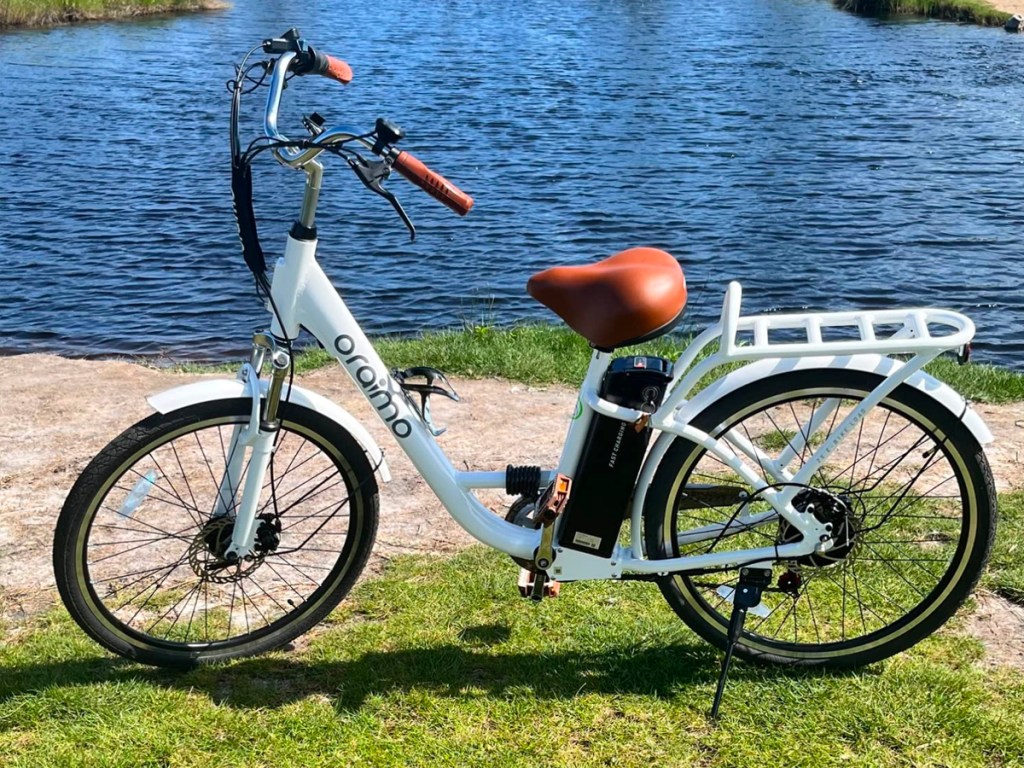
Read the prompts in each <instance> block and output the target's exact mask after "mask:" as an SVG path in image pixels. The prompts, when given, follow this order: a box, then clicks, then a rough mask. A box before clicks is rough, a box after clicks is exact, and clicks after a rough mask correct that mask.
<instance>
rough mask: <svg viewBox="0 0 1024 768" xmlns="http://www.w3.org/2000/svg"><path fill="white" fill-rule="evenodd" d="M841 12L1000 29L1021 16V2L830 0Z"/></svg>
mask: <svg viewBox="0 0 1024 768" xmlns="http://www.w3.org/2000/svg"><path fill="white" fill-rule="evenodd" d="M832 2H833V5H835V6H836V8H838V9H840V10H842V11H849V12H851V13H856V14H858V15H861V16H871V17H878V18H886V17H898V16H918V17H923V18H932V19H941V20H945V21H958V22H965V23H971V24H978V25H981V26H985V27H1001V26H1003V25H1004V24H1005V23H1006V20H1007V19H1009V18H1010V17H1011V16H1013V15H1014V14H1018V13H1024V0H995V1H994V2H988V0H832Z"/></svg>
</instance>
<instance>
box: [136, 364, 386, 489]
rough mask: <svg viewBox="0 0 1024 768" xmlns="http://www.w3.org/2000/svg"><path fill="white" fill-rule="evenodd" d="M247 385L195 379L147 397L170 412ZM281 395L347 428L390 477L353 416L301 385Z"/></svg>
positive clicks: (230, 395) (243, 391) (232, 395)
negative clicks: (192, 382) (192, 381)
mask: <svg viewBox="0 0 1024 768" xmlns="http://www.w3.org/2000/svg"><path fill="white" fill-rule="evenodd" d="M268 386H269V382H268V381H261V382H260V395H261V396H264V395H266V393H267V387H268ZM251 396H252V393H251V392H250V391H249V386H248V384H247V383H246V382H243V381H239V380H238V379H211V380H207V381H197V382H195V383H194V384H185V385H183V386H180V387H174V388H173V389H168V390H166V391H164V392H159V393H157V394H155V395H150V396H149V397H147V398H146V400H147V401H148V402H149V404H150V405H151V406H153V408H154V409H156V410H157V411H158V412H159V413H169V412H170V411H175V410H177V409H178V408H184V407H185V406H188V405H195V404H197V403H205V402H209V401H211V400H234V399H236V398H239V397H251ZM281 398H282V399H285V398H287V399H288V401H289V402H292V403H295V404H296V405H301V406H303V407H305V408H309V409H310V410H311V411H316V412H317V413H319V414H320V415H321V416H324V417H325V418H328V419H330V420H331V421H333V422H334V423H336V424H337V425H338V426H340V427H341V428H342V429H344V430H346V431H348V432H349V433H350V434H351V435H352V437H354V438H355V439H356V441H357V442H358V443H359V445H360V446H362V449H363V450H364V451H365V452H366V456H367V458H368V459H369V460H370V465H371V466H374V467H377V470H378V471H379V472H380V477H381V480H383V481H384V482H385V483H386V482H389V481H390V480H391V471H390V470H389V469H388V464H387V462H386V461H385V460H384V452H383V451H382V450H381V449H380V446H379V445H377V441H376V440H374V439H373V436H372V435H371V434H370V433H369V432H368V431H367V430H366V428H365V427H364V426H363V425H362V424H360V423H359V422H358V421H357V420H356V418H355V416H353V415H352V414H350V413H349V412H348V411H346V410H345V409H344V408H342V407H341V406H340V405H337V404H335V403H333V402H331V401H330V400H328V399H327V398H326V397H324V396H323V395H318V394H317V393H316V392H311V391H310V390H308V389H303V388H302V387H297V386H293V387H292V388H291V391H290V392H289V390H288V387H287V385H286V386H285V387H284V389H283V391H282V394H281Z"/></svg>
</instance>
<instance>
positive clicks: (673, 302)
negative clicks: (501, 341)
mask: <svg viewBox="0 0 1024 768" xmlns="http://www.w3.org/2000/svg"><path fill="white" fill-rule="evenodd" d="M526 290H527V291H528V292H529V294H530V295H531V296H533V298H535V299H536V300H537V301H539V302H540V303H541V304H543V305H544V306H545V307H547V308H548V309H550V310H551V311H553V312H554V313H555V314H556V315H558V316H559V317H560V318H562V319H563V320H564V321H565V322H566V324H567V325H568V326H569V327H570V328H572V329H573V330H574V331H576V333H578V334H580V336H582V337H583V338H585V339H586V340H587V341H589V342H590V343H591V345H592V346H594V347H596V348H597V349H600V350H605V351H610V350H613V349H615V348H616V347H625V346H628V345H630V344H638V343H640V342H641V341H647V340H648V339H654V338H657V337H658V336H661V335H662V334H664V333H668V332H669V331H671V330H672V329H673V328H674V327H675V326H676V324H677V323H678V322H679V320H680V319H681V318H682V316H683V308H684V307H685V306H686V279H685V278H684V277H683V269H682V267H680V266H679V262H677V261H676V260H675V258H673V257H672V256H671V255H669V254H668V253H665V251H659V250H658V249H656V248H630V249H629V250H626V251H622V252H621V253H617V254H615V255H614V256H609V257H608V258H607V259H603V260H602V261H599V262H597V263H596V264H587V265H585V266H580V267H554V268H552V269H546V270H544V271H543V272H538V273H537V274H535V275H534V276H533V277H531V278H530V281H529V282H528V283H527V285H526Z"/></svg>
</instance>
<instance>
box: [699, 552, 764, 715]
mask: <svg viewBox="0 0 1024 768" xmlns="http://www.w3.org/2000/svg"><path fill="white" fill-rule="evenodd" d="M771 582H772V569H771V568H741V569H740V580H739V583H738V584H737V585H736V589H735V590H734V591H733V593H732V615H731V616H730V617H729V634H728V639H727V644H726V646H725V658H724V659H722V671H721V672H720V673H719V675H718V687H717V688H716V689H715V700H714V701H713V702H712V704H711V719H712V720H718V708H719V706H721V704H722V694H724V693H725V682H726V679H727V678H728V676H729V665H730V664H732V654H733V651H734V650H735V649H736V643H738V642H739V639H740V635H741V634H743V624H744V622H745V621H746V620H747V610H748V609H750V608H753V607H754V606H755V605H757V604H758V603H760V602H761V595H762V593H763V592H764V589H765V587H767V586H768V585H769V584H771Z"/></svg>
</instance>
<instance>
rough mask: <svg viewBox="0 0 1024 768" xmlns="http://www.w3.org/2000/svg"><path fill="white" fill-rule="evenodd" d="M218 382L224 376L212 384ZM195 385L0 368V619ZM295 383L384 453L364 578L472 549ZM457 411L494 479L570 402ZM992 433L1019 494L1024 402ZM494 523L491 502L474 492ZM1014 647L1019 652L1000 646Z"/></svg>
mask: <svg viewBox="0 0 1024 768" xmlns="http://www.w3.org/2000/svg"><path fill="white" fill-rule="evenodd" d="M218 375H219V376H223V374H218ZM199 378H202V377H201V376H197V375H186V374H177V373H170V372H165V371H159V370H154V369H151V368H146V367H143V366H140V365H135V364H132V363H127V362H112V361H102V362H98V361H85V360H66V359H63V358H59V357H55V356H50V355H22V356H17V357H10V358H6V359H5V360H4V365H3V366H2V367H0V615H6V616H7V617H11V618H15V619H16V618H19V617H23V616H25V615H28V614H31V613H34V612H36V611H38V610H41V609H44V608H46V607H47V606H49V605H52V604H53V603H54V602H55V600H56V599H57V598H56V593H55V590H54V589H53V576H52V570H51V565H50V548H51V541H52V536H53V528H54V524H55V521H56V518H57V515H58V512H59V511H60V508H61V506H62V504H63V502H64V498H65V496H66V495H67V492H68V490H69V489H70V487H71V485H72V484H73V483H74V481H75V479H76V477H77V476H78V474H79V473H80V472H81V471H82V469H83V468H84V467H85V465H86V464H87V463H88V462H89V460H90V458H91V457H92V456H93V455H94V454H96V453H97V452H98V451H99V450H100V449H101V448H102V447H103V446H104V445H105V444H106V443H107V442H108V441H109V440H110V439H111V438H112V437H113V436H114V435H116V434H117V433H118V432H119V431H120V430H122V429H124V428H125V427H128V426H129V425H131V424H132V423H134V422H135V421H137V420H138V419H140V418H143V417H145V416H147V415H148V414H149V413H151V409H150V408H149V406H148V404H147V403H146V400H145V397H146V395H149V394H153V393H156V392H160V391H162V390H164V389H168V388H170V387H173V386H176V385H180V384H185V383H188V382H190V381H194V380H197V379H199ZM300 383H301V384H302V385H303V386H305V387H308V388H310V389H313V390H315V391H317V392H319V393H321V394H323V395H326V396H327V397H329V398H331V399H333V400H334V401H335V402H337V403H339V404H341V405H342V406H343V407H345V408H346V409H348V410H349V411H351V412H352V413H353V414H355V415H356V416H357V417H358V418H359V419H360V420H361V421H362V422H363V423H364V424H365V425H367V426H368V428H369V429H370V431H371V432H372V433H373V435H374V437H375V438H376V439H377V441H378V442H379V443H380V445H381V446H382V447H383V448H384V451H385V454H386V456H387V460H388V463H389V465H390V468H391V472H392V475H393V481H392V482H391V483H389V484H386V485H383V486H382V488H381V516H380V517H381V527H380V531H379V534H378V538H377V543H376V546H375V549H374V556H373V559H372V560H371V565H370V569H369V570H370V572H373V571H376V570H379V568H380V566H381V565H382V563H383V562H385V561H386V560H387V559H388V558H390V557H392V556H394V555H396V554H400V553H408V552H438V553H444V552H451V551H454V550H456V549H458V548H460V547H464V546H466V545H468V544H470V543H472V540H471V538H470V537H469V536H468V535H467V534H466V533H465V532H464V531H462V529H461V528H459V527H458V525H457V524H456V523H455V522H454V521H452V519H451V518H450V517H449V516H448V514H447V513H446V512H445V510H444V509H443V508H442V506H441V504H440V502H438V500H437V499H436V497H435V496H434V495H433V493H432V492H431V491H430V489H429V488H428V487H427V485H426V484H425V483H424V481H423V480H422V479H421V478H420V477H419V476H418V475H417V474H416V473H415V471H414V469H413V467H412V465H411V464H410V463H409V461H408V459H406V457H405V456H404V454H402V453H401V451H400V450H399V449H398V448H397V447H396V446H395V443H394V441H393V439H392V438H391V437H390V435H389V434H387V433H386V431H385V430H384V428H383V427H382V426H380V424H379V422H378V421H377V419H376V418H375V417H374V415H373V414H371V413H370V410H369V406H368V405H367V404H366V402H365V401H364V400H363V398H362V397H361V396H360V395H359V394H357V393H356V392H355V390H354V389H353V387H352V385H351V383H350V382H348V380H347V378H346V377H345V376H344V374H343V373H342V372H341V371H339V370H337V369H334V368H328V369H323V370H320V371H316V372H314V373H311V374H308V375H305V376H302V377H301V378H300ZM453 384H454V386H455V388H456V389H457V390H458V392H459V394H460V395H461V396H462V399H463V402H462V403H461V404H454V403H449V402H447V401H442V402H440V403H437V404H436V405H435V416H436V417H437V419H438V421H440V422H441V423H444V424H447V425H448V426H449V431H448V433H447V434H445V435H444V436H442V437H441V438H440V442H441V444H442V446H443V448H444V449H445V451H446V452H447V453H448V455H449V456H450V457H451V459H452V461H453V462H454V463H455V465H456V466H459V467H463V468H469V469H479V470H486V469H500V468H503V467H504V466H505V464H507V463H511V464H540V465H542V466H552V465H554V464H555V463H556V462H557V459H558V454H559V450H560V447H561V443H562V440H563V438H564V434H565V429H566V427H567V425H568V419H569V416H570V415H571V413H572V410H573V403H574V397H575V393H574V392H572V391H570V390H569V389H567V388H565V387H561V386H549V387H530V386H526V385H523V384H517V383H513V382H508V381H502V380H472V381H468V380H458V379H456V380H454V381H453ZM978 411H979V412H980V413H981V415H982V417H983V418H984V419H985V420H986V422H987V423H988V424H989V426H990V428H991V429H992V431H993V433H994V434H995V435H996V442H995V444H994V445H993V446H990V447H989V450H988V454H989V459H990V461H991V462H992V465H993V469H994V472H995V476H996V480H997V485H998V486H999V488H1000V490H1008V489H1011V488H1024V404H1015V405H1012V406H984V405H982V406H979V407H978ZM481 498H482V499H483V501H484V503H486V504H488V505H489V506H490V507H491V508H492V509H494V510H495V511H500V512H501V513H502V514H503V513H504V510H505V505H506V504H507V498H506V497H505V496H504V494H503V493H501V492H493V493H490V494H489V495H488V494H481ZM978 603H979V610H978V611H977V612H976V614H975V616H974V617H972V619H971V621H970V626H971V629H972V632H973V633H974V634H976V636H978V637H979V638H980V639H982V640H983V641H984V642H986V645H987V647H989V648H990V653H989V655H988V662H989V663H1010V664H1014V665H1019V666H1022V667H1024V631H1022V630H1024V611H1022V610H1021V609H1020V608H1017V607H1015V606H1013V605H1012V604H1010V603H1008V602H1006V601H1004V600H1002V599H1001V598H999V597H997V596H994V595H983V596H981V597H980V598H979V601H978ZM1012 637H1017V638H1020V642H1019V643H1017V644H1016V645H1014V644H1013V643H1007V641H1006V638H1012Z"/></svg>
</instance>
